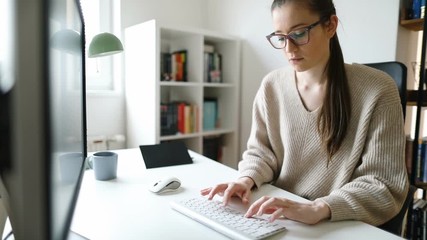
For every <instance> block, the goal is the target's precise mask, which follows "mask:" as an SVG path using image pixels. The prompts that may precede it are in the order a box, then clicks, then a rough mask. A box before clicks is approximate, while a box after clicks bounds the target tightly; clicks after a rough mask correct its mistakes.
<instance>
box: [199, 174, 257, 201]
mask: <svg viewBox="0 0 427 240" xmlns="http://www.w3.org/2000/svg"><path fill="white" fill-rule="evenodd" d="M254 184H255V183H254V181H253V180H252V179H251V178H249V177H242V178H239V179H238V180H237V181H235V182H230V183H222V184H218V185H216V186H215V187H211V188H205V189H202V190H201V191H200V193H201V194H202V195H203V196H208V199H209V200H212V199H213V197H214V196H215V195H217V194H218V195H219V196H223V199H222V201H223V203H224V205H227V204H228V203H229V202H230V199H231V197H233V196H237V197H239V198H240V199H241V200H242V203H244V204H247V203H249V197H250V194H251V189H252V187H253V186H254Z"/></svg>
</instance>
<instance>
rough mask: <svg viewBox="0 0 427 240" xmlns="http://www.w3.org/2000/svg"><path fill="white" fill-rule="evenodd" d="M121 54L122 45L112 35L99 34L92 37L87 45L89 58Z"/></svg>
mask: <svg viewBox="0 0 427 240" xmlns="http://www.w3.org/2000/svg"><path fill="white" fill-rule="evenodd" d="M121 52H123V44H122V42H121V41H120V39H118V38H117V37H116V36H115V35H114V34H111V33H107V32H104V33H100V34H98V35H96V36H95V37H93V39H92V41H91V42H90V45H89V54H88V56H89V57H90V58H95V57H104V56H109V55H113V54H116V53H121Z"/></svg>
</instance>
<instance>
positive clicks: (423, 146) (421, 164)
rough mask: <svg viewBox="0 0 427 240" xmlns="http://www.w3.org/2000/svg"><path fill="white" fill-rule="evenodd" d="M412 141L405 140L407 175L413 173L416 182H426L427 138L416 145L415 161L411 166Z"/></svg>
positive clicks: (409, 139)
mask: <svg viewBox="0 0 427 240" xmlns="http://www.w3.org/2000/svg"><path fill="white" fill-rule="evenodd" d="M413 144H414V140H413V139H411V138H409V137H407V138H406V167H407V170H408V173H409V174H412V171H415V179H416V181H417V182H423V183H424V182H427V138H423V139H422V140H420V141H419V143H418V153H417V160H416V162H415V164H414V166H413V165H412V151H413V150H412V149H413Z"/></svg>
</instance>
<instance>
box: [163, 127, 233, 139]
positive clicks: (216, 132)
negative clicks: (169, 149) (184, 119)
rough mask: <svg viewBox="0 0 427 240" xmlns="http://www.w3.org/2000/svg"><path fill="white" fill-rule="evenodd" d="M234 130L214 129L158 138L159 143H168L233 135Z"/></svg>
mask: <svg viewBox="0 0 427 240" xmlns="http://www.w3.org/2000/svg"><path fill="white" fill-rule="evenodd" d="M234 132H235V130H233V129H222V128H218V129H214V130H208V131H206V130H205V131H203V132H195V133H178V134H175V135H165V136H160V141H170V140H179V139H186V138H194V137H208V136H215V135H222V134H228V133H234Z"/></svg>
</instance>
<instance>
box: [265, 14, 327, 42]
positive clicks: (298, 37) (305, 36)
mask: <svg viewBox="0 0 427 240" xmlns="http://www.w3.org/2000/svg"><path fill="white" fill-rule="evenodd" d="M321 22H322V20H319V21H317V22H315V23H313V24H311V25H309V26H307V27H305V28H301V29H298V30H295V31H292V32H290V33H289V34H280V33H271V34H270V35H267V36H265V37H266V38H267V40H268V41H269V42H270V44H271V46H273V47H274V48H276V49H282V48H285V47H286V44H287V42H288V41H286V40H289V41H291V42H292V43H293V44H295V45H297V46H301V45H304V44H307V43H308V42H309V41H310V30H311V29H312V28H314V27H315V26H317V25H318V24H319V23H321Z"/></svg>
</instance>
